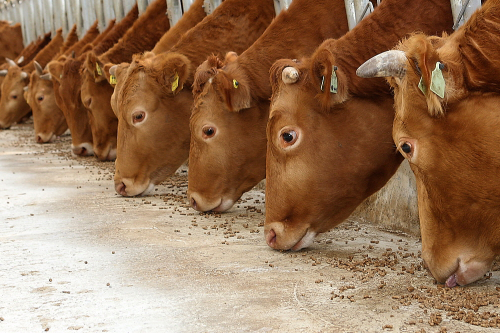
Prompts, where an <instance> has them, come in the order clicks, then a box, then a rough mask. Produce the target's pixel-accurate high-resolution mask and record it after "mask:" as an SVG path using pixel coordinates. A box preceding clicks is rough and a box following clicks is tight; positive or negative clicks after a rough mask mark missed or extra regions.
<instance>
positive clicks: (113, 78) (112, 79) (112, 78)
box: [109, 75, 116, 85]
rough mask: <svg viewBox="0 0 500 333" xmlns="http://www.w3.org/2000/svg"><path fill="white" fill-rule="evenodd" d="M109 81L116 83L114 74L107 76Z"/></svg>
mask: <svg viewBox="0 0 500 333" xmlns="http://www.w3.org/2000/svg"><path fill="white" fill-rule="evenodd" d="M109 83H110V84H115V85H116V76H114V75H110V76H109Z"/></svg>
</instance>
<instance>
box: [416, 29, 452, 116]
mask: <svg viewBox="0 0 500 333" xmlns="http://www.w3.org/2000/svg"><path fill="white" fill-rule="evenodd" d="M408 43H409V45H407V47H408V49H407V51H406V54H407V58H408V59H409V60H410V65H411V67H412V68H413V70H414V72H415V73H417V75H418V76H420V82H419V89H420V91H421V92H422V93H423V94H424V96H425V99H426V102H427V108H428V111H429V114H430V115H431V116H442V115H444V110H443V107H442V104H441V100H442V99H443V98H444V85H445V82H444V77H443V76H442V73H437V74H438V75H435V74H433V72H434V70H437V71H441V69H444V67H443V65H440V64H441V63H440V62H439V56H438V54H437V52H436V50H435V48H434V46H433V44H432V43H431V41H430V40H428V38H427V37H426V36H425V35H416V36H414V37H413V38H411V39H410V40H409V41H408ZM439 66H441V67H442V68H439ZM433 76H434V82H433ZM441 79H442V82H438V80H441ZM436 84H440V85H442V89H443V90H442V92H443V93H442V94H441V93H439V94H440V95H441V96H438V94H437V93H436V92H435V91H436V89H432V87H431V85H433V86H434V85H436ZM433 90H434V91H433ZM440 98H441V99H440Z"/></svg>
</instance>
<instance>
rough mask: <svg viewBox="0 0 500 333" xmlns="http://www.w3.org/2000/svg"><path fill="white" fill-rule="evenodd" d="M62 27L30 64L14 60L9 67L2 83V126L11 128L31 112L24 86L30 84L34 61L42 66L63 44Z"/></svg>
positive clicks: (0, 102)
mask: <svg viewBox="0 0 500 333" xmlns="http://www.w3.org/2000/svg"><path fill="white" fill-rule="evenodd" d="M63 43H64V39H63V37H62V29H59V30H57V34H56V36H55V37H54V38H53V39H52V40H51V41H50V43H48V44H47V46H46V47H44V48H43V50H41V51H40V52H39V53H38V54H37V55H36V56H35V58H34V59H33V61H31V62H30V63H29V64H27V65H25V66H23V67H22V68H21V67H18V66H17V64H15V63H14V62H13V61H12V62H11V66H10V67H9V69H8V73H7V76H6V77H5V79H4V81H3V83H2V87H1V90H2V94H1V97H0V127H1V128H9V127H10V126H11V125H12V124H13V123H15V122H18V121H19V120H21V119H22V118H23V117H24V116H25V115H26V114H28V113H29V112H30V107H29V105H28V103H26V100H25V99H24V87H25V86H27V85H28V82H29V74H30V73H31V72H32V71H33V70H34V69H35V65H34V61H37V62H38V63H39V64H40V65H41V66H42V67H43V66H45V65H47V63H48V62H49V61H50V60H51V59H52V57H54V56H55V55H56V54H57V53H58V51H59V49H60V47H61V46H62V44H63Z"/></svg>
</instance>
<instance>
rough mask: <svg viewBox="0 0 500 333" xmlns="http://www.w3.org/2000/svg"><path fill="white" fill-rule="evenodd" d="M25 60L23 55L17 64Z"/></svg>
mask: <svg viewBox="0 0 500 333" xmlns="http://www.w3.org/2000/svg"><path fill="white" fill-rule="evenodd" d="M23 61H24V56H21V57H20V58H19V59H17V64H18V65H20V64H21V63H22V62H23Z"/></svg>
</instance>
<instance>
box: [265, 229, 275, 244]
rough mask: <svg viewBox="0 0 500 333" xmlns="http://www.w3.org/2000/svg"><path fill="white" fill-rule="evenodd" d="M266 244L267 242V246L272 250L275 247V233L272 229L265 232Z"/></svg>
mask: <svg viewBox="0 0 500 333" xmlns="http://www.w3.org/2000/svg"><path fill="white" fill-rule="evenodd" d="M266 242H267V245H269V246H270V247H272V248H274V247H275V246H276V232H275V231H274V230H273V229H270V230H269V231H268V232H267V235H266Z"/></svg>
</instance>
